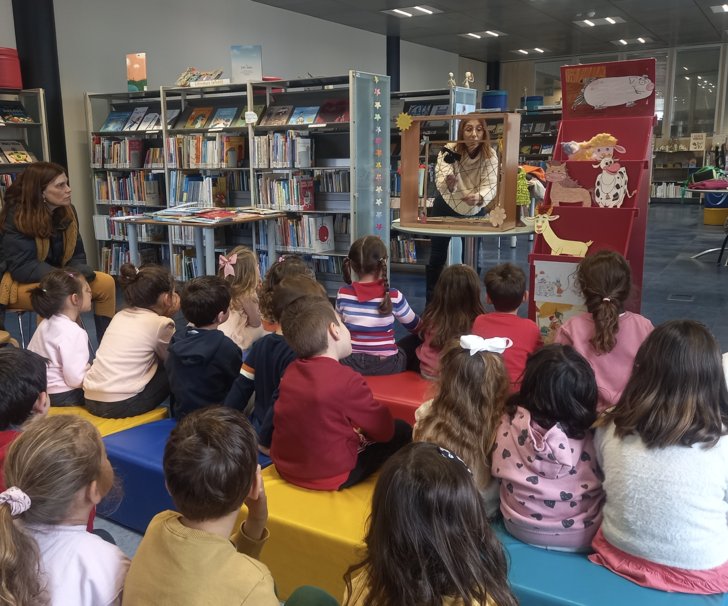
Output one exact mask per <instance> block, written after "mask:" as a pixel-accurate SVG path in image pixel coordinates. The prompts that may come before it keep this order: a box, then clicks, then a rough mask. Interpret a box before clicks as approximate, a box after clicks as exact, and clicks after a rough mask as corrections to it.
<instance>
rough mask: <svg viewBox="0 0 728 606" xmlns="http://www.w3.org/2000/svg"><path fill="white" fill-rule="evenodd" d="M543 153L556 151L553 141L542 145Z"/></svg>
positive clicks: (548, 153)
mask: <svg viewBox="0 0 728 606" xmlns="http://www.w3.org/2000/svg"><path fill="white" fill-rule="evenodd" d="M541 153H542V154H543V155H550V154H553V153H554V145H553V143H544V144H543V145H542V146H541Z"/></svg>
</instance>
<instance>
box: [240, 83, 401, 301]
mask: <svg viewBox="0 0 728 606" xmlns="http://www.w3.org/2000/svg"><path fill="white" fill-rule="evenodd" d="M248 110H249V111H250V112H255V113H256V115H257V120H254V121H252V122H251V123H250V124H249V125H248V133H249V134H248V139H249V141H248V142H249V150H250V153H249V156H250V158H251V170H250V172H251V185H252V187H251V190H252V199H253V203H254V205H256V206H260V207H263V208H268V209H273V210H281V211H284V212H285V213H286V216H285V217H281V218H278V219H276V220H275V221H271V222H270V223H271V224H272V227H273V228H272V229H266V227H265V225H264V224H262V223H261V224H258V226H257V227H256V231H257V234H256V235H257V240H258V242H259V246H260V249H261V252H262V253H263V254H265V251H264V250H262V249H264V248H265V247H272V248H273V249H275V251H276V253H277V254H278V253H286V252H295V253H299V254H302V255H303V256H304V257H306V258H307V259H308V260H310V262H311V263H312V265H313V267H314V270H315V271H316V273H317V276H318V279H319V280H320V281H321V282H322V283H323V284H324V285H325V286H326V287H327V289H328V290H329V292H331V293H333V292H335V291H336V289H338V287H339V286H340V285H341V281H342V278H341V275H342V272H341V268H342V262H343V259H344V257H346V255H347V254H348V252H349V247H350V246H351V243H352V242H353V241H354V240H356V239H357V238H359V237H361V236H363V235H368V234H374V235H377V236H379V237H381V238H382V240H384V241H385V242H387V241H389V225H390V221H389V213H390V210H389V208H390V183H389V167H388V157H389V150H388V145H389V140H390V114H389V77H388V76H384V75H378V74H369V73H364V72H359V71H350V72H349V73H348V75H345V76H336V77H329V78H310V79H301V80H279V81H272V82H254V83H249V84H248ZM261 256H262V255H261ZM261 261H262V262H261V265H263V266H264V267H263V269H264V268H265V264H264V263H263V258H261Z"/></svg>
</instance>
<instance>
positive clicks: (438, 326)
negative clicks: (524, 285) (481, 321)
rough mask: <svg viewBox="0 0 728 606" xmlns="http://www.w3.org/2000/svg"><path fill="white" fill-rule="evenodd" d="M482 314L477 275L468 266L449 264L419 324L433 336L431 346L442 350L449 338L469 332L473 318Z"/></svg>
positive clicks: (441, 275) (443, 271)
mask: <svg viewBox="0 0 728 606" xmlns="http://www.w3.org/2000/svg"><path fill="white" fill-rule="evenodd" d="M483 313H485V309H483V304H482V303H481V301H480V282H479V281H478V274H477V273H475V270H474V269H473V268H472V267H470V266H469V265H449V266H448V267H446V268H445V269H443V270H442V273H441V274H440V277H439V279H438V280H437V284H435V290H434V292H433V293H432V301H430V303H429V304H428V305H427V307H426V309H425V312H424V313H423V314H422V322H423V325H424V330H425V331H426V332H430V333H432V341H431V343H432V346H433V347H434V348H436V349H442V348H443V347H444V346H445V344H446V343H447V342H448V341H450V340H451V339H457V338H459V337H460V336H462V335H466V334H468V333H470V330H471V329H472V327H473V322H474V321H475V318H477V317H478V316H479V315H480V314H483Z"/></svg>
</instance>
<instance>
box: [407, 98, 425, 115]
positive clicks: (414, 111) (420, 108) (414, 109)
mask: <svg viewBox="0 0 728 606" xmlns="http://www.w3.org/2000/svg"><path fill="white" fill-rule="evenodd" d="M430 110H432V103H420V102H418V101H411V102H408V103H406V104H405V110H404V111H405V113H407V114H409V115H410V116H429V115H430Z"/></svg>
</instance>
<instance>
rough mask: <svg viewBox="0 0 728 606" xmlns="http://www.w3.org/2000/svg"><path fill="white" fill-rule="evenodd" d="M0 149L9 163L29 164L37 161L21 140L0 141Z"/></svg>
mask: <svg viewBox="0 0 728 606" xmlns="http://www.w3.org/2000/svg"><path fill="white" fill-rule="evenodd" d="M0 151H1V152H2V153H3V154H4V155H5V158H6V159H7V162H8V164H29V163H30V162H35V158H34V157H33V155H32V154H31V153H30V152H29V151H28V150H27V149H25V146H24V145H23V144H22V143H21V142H20V141H0Z"/></svg>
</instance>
